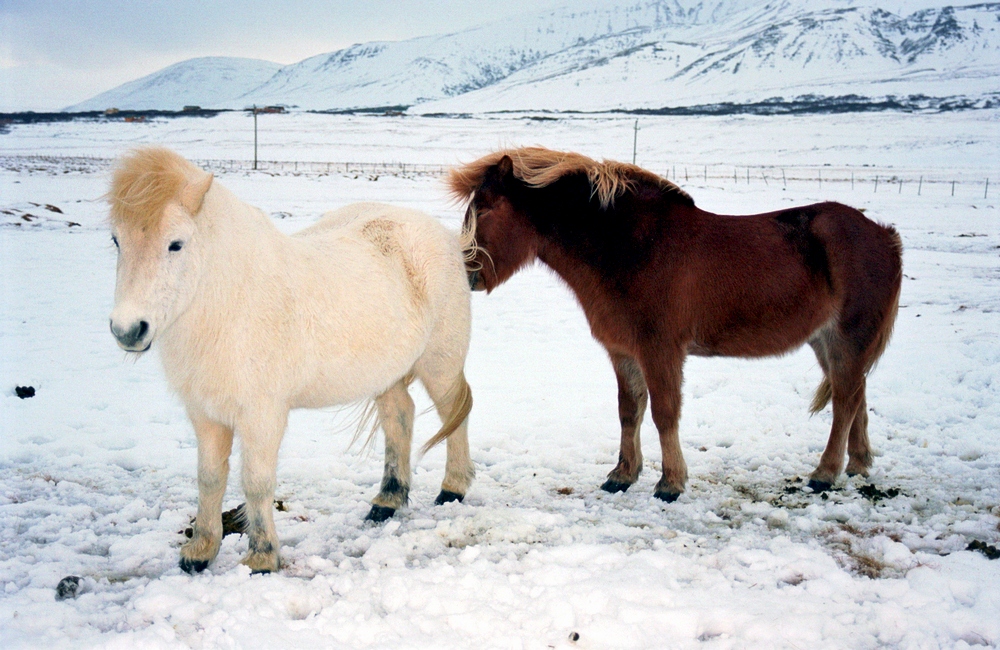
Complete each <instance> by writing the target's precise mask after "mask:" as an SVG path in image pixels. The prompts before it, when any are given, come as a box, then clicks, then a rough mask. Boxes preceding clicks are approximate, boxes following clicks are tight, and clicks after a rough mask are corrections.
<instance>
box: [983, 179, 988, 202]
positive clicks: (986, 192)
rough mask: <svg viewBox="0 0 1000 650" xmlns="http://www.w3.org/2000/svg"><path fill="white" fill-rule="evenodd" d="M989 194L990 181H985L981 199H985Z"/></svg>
mask: <svg viewBox="0 0 1000 650" xmlns="http://www.w3.org/2000/svg"><path fill="white" fill-rule="evenodd" d="M989 193H990V179H989V178H987V179H986V189H985V190H983V198H984V199H985V198H986V197H987V196H988V195H989Z"/></svg>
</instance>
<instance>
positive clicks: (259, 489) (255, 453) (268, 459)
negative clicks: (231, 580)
mask: <svg viewBox="0 0 1000 650" xmlns="http://www.w3.org/2000/svg"><path fill="white" fill-rule="evenodd" d="M256 416H257V417H254V418H248V419H247V420H244V421H241V422H238V423H237V426H236V430H237V431H238V432H239V434H240V442H241V443H242V447H243V477H242V478H243V494H244V496H245V497H246V508H245V510H244V514H245V516H246V522H245V524H246V525H245V531H246V534H247V538H248V540H249V546H250V550H249V552H248V553H247V555H246V557H244V558H243V564H245V565H247V566H248V567H250V569H251V571H253V572H254V573H268V572H270V571H277V570H278V546H279V544H278V534H277V532H275V529H274V506H273V503H274V488H275V484H276V483H277V468H278V447H279V446H280V445H281V438H282V436H284V434H285V425H286V424H287V422H288V412H287V411H285V412H283V413H280V414H273V413H272V414H256Z"/></svg>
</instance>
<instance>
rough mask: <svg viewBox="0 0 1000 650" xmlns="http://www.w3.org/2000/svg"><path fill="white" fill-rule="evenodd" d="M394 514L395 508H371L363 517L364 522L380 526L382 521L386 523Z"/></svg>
mask: <svg viewBox="0 0 1000 650" xmlns="http://www.w3.org/2000/svg"><path fill="white" fill-rule="evenodd" d="M395 512H396V509H395V508H386V507H385V506H372V509H371V510H369V511H368V515H367V516H365V521H373V522H375V523H376V524H381V523H382V522H383V521H387V520H388V519H389V518H390V517H392V515H393V514H395Z"/></svg>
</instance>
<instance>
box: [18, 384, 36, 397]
mask: <svg viewBox="0 0 1000 650" xmlns="http://www.w3.org/2000/svg"><path fill="white" fill-rule="evenodd" d="M14 394H15V395H17V396H18V397H20V398H21V399H28V398H29V397H34V396H35V387H34V386H15V387H14Z"/></svg>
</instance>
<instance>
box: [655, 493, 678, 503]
mask: <svg viewBox="0 0 1000 650" xmlns="http://www.w3.org/2000/svg"><path fill="white" fill-rule="evenodd" d="M680 495H681V493H680V492H654V493H653V496H654V497H656V498H657V499H659V500H660V501H666V502H667V503H673V502H674V501H676V500H677V497H679V496H680Z"/></svg>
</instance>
